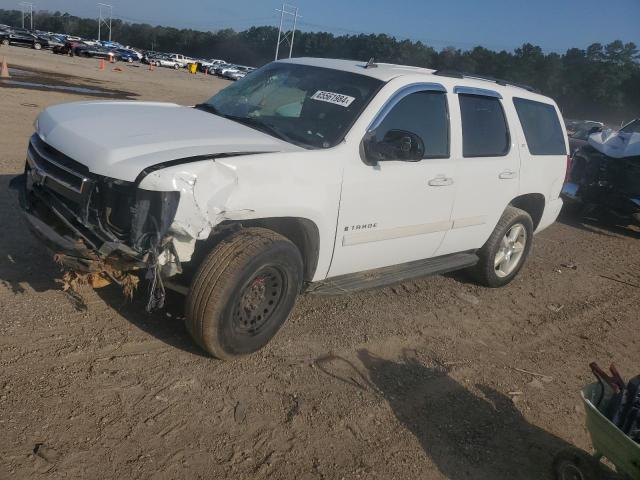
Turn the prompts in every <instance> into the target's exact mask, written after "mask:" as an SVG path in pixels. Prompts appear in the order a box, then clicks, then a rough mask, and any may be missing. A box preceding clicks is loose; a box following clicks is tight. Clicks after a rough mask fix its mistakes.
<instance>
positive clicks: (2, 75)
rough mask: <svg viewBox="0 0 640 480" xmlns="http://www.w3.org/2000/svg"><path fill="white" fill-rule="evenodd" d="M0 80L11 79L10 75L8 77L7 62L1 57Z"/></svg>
mask: <svg viewBox="0 0 640 480" xmlns="http://www.w3.org/2000/svg"><path fill="white" fill-rule="evenodd" d="M0 78H11V75H9V67H8V65H7V60H6V59H5V58H4V57H2V69H1V70H0Z"/></svg>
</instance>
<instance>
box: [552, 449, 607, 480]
mask: <svg viewBox="0 0 640 480" xmlns="http://www.w3.org/2000/svg"><path fill="white" fill-rule="evenodd" d="M599 472H600V465H599V462H597V461H596V460H595V458H593V457H592V456H591V455H588V454H587V453H585V452H582V451H581V450H578V449H573V448H572V449H567V450H565V451H562V452H560V453H559V454H558V455H556V457H555V458H554V459H553V473H554V475H555V478H556V480H597V479H598V478H600V476H599Z"/></svg>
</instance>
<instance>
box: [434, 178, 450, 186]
mask: <svg viewBox="0 0 640 480" xmlns="http://www.w3.org/2000/svg"><path fill="white" fill-rule="evenodd" d="M429 185H431V186H432V187H448V186H449V185H453V178H449V177H436V178H432V179H431V180H429Z"/></svg>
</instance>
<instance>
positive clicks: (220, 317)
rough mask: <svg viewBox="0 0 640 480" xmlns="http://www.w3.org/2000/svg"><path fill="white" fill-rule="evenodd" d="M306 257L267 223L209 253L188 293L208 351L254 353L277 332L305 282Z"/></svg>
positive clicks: (189, 309)
mask: <svg viewBox="0 0 640 480" xmlns="http://www.w3.org/2000/svg"><path fill="white" fill-rule="evenodd" d="M302 271H303V268H302V257H301V255H300V252H299V251H298V249H297V247H296V246H295V245H294V244H293V243H291V242H290V241H289V240H287V239H286V238H284V237H283V236H281V235H279V234H277V233H275V232H273V231H271V230H267V229H263V228H246V229H243V230H240V231H239V232H236V233H234V234H232V235H230V236H229V237H227V238H226V239H224V240H223V241H222V242H220V244H218V245H217V246H216V247H215V248H214V249H213V251H212V252H211V253H210V254H209V255H208V256H207V257H206V259H205V260H204V261H203V262H202V264H201V265H200V267H199V269H198V271H197V273H196V274H195V276H194V278H193V281H192V283H191V288H190V290H189V295H188V296H187V304H186V317H187V320H186V325H187V329H188V330H189V332H190V333H191V336H192V337H193V339H194V340H195V341H196V342H197V343H198V344H199V345H200V346H201V347H202V348H204V349H205V350H206V351H207V352H209V353H210V354H211V355H213V356H214V357H217V358H220V359H228V358H232V357H236V356H239V355H244V354H248V353H252V352H255V351H256V350H259V349H260V348H262V347H264V346H265V345H266V344H267V343H268V342H269V341H270V340H271V339H272V338H273V337H274V336H275V334H276V333H277V332H278V330H279V329H280V327H281V326H282V324H283V323H284V321H285V320H286V319H287V317H288V316H289V313H290V312H291V310H292V309H293V306H294V304H295V300H296V297H297V295H298V292H299V291H300V287H301V285H302Z"/></svg>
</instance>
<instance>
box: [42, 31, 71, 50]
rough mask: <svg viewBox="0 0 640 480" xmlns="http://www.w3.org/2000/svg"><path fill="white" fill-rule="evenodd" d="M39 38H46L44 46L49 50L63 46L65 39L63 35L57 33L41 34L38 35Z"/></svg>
mask: <svg viewBox="0 0 640 480" xmlns="http://www.w3.org/2000/svg"><path fill="white" fill-rule="evenodd" d="M39 36H40V37H41V38H44V39H46V40H47V45H46V47H44V48H49V49H51V50H53V49H54V48H56V47H62V46H64V43H65V40H64V38H63V37H60V36H58V35H52V34H48V33H47V34H42V35H39Z"/></svg>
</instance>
